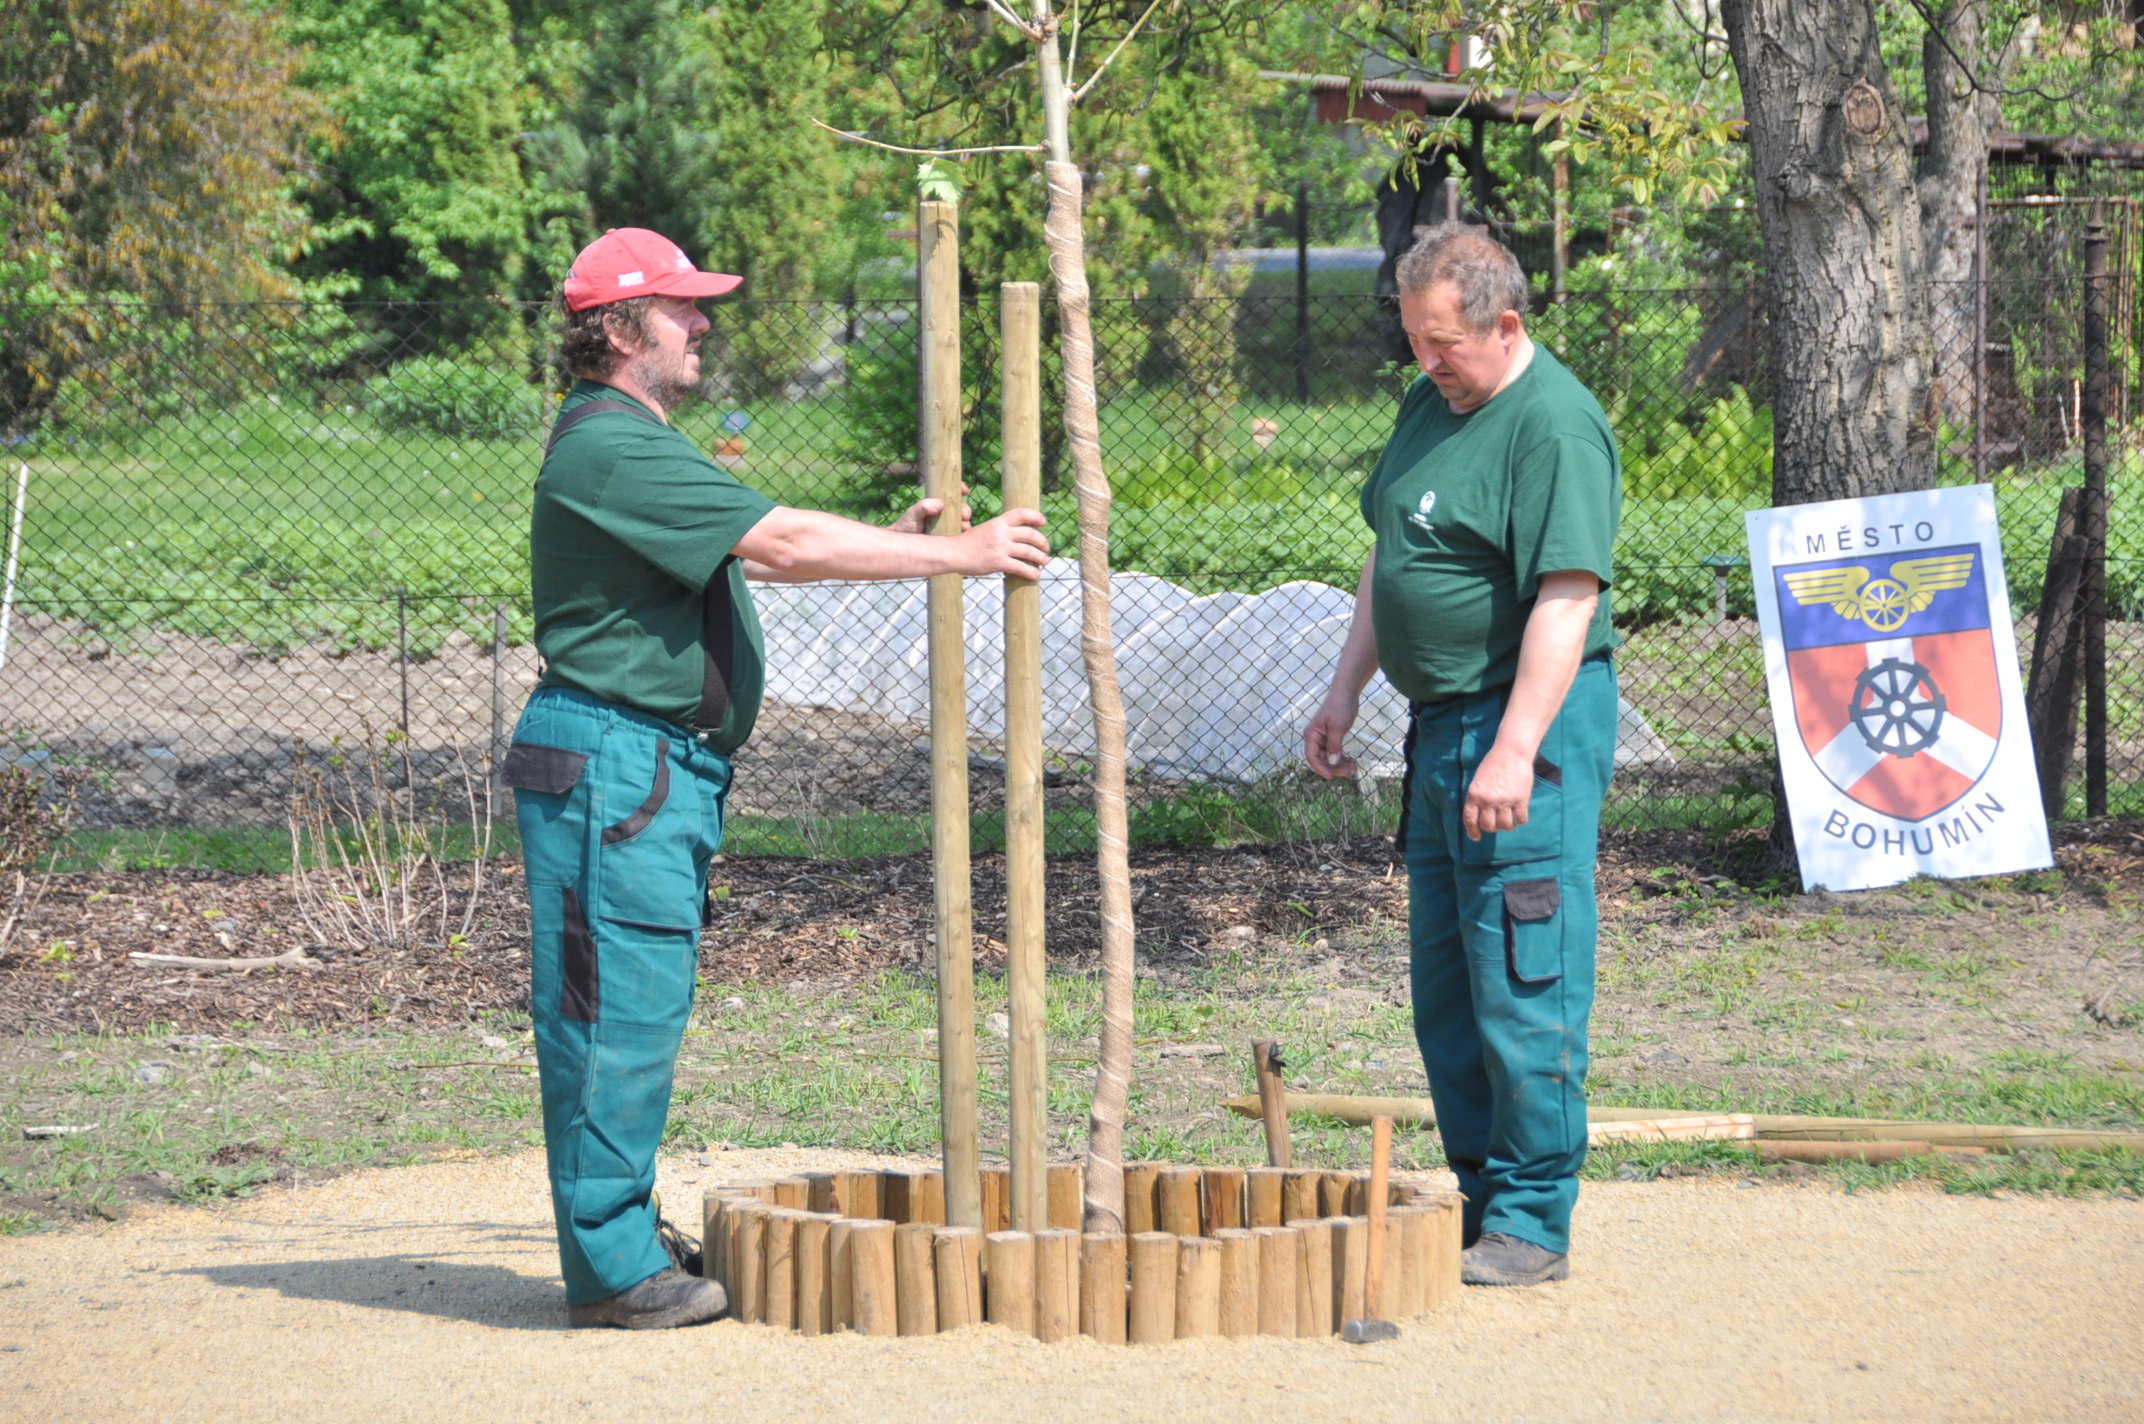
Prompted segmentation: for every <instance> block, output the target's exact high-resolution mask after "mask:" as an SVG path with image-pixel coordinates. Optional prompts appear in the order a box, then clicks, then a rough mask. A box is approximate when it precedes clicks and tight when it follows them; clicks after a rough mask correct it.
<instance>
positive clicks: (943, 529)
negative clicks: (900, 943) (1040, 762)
mask: <svg viewBox="0 0 2144 1424" xmlns="http://www.w3.org/2000/svg"><path fill="white" fill-rule="evenodd" d="M916 244H917V247H916V257H917V260H916V288H917V292H916V295H917V305H918V306H919V307H920V308H921V312H922V319H923V320H922V332H921V335H920V337H919V346H918V349H917V352H916V357H917V367H918V371H917V383H918V387H919V390H918V395H919V401H920V405H921V414H920V420H919V422H918V431H917V438H918V444H919V447H920V454H921V457H922V465H923V483H924V489H925V492H926V493H927V494H929V495H930V496H932V497H933V498H935V499H942V500H944V501H945V509H944V511H943V512H942V513H941V514H940V515H939V516H938V518H937V520H936V521H935V522H934V524H933V525H932V529H931V532H932V533H934V534H943V535H953V534H958V533H959V532H960V509H961V478H960V476H961V471H960V210H959V209H958V208H956V207H955V206H954V205H953V204H951V203H921V204H918V205H917V214H916ZM961 599H962V594H961V579H960V575H959V574H939V575H936V576H934V577H933V578H932V579H931V581H930V610H929V618H928V626H929V639H928V641H929V645H930V683H931V881H932V891H933V900H934V902H935V907H936V912H937V934H938V1116H939V1122H940V1138H941V1140H942V1141H943V1143H944V1155H945V1179H946V1219H947V1220H949V1221H951V1222H952V1223H953V1224H954V1225H956V1226H968V1227H980V1226H981V1225H982V1224H983V1201H982V1186H981V1183H980V1181H979V1180H978V1178H977V1175H976V1170H977V1167H978V1165H979V1155H978V1152H979V1149H978V1146H977V1131H976V1098H975V1082H976V1079H975V938H974V924H973V913H972V906H971V900H970V897H971V895H972V893H973V886H972V884H971V880H970V873H969V866H968V690H967V689H968V679H967V627H966V622H965V615H964V614H963V612H962V602H961Z"/></svg>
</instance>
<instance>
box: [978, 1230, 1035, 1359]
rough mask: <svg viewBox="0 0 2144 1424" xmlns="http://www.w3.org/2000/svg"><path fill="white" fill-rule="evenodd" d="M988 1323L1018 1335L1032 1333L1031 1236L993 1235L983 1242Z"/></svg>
mask: <svg viewBox="0 0 2144 1424" xmlns="http://www.w3.org/2000/svg"><path fill="white" fill-rule="evenodd" d="M983 1252H984V1256H985V1258H986V1260H987V1263H988V1269H987V1270H986V1271H985V1272H984V1273H983V1274H984V1277H985V1287H986V1290H987V1292H988V1294H989V1297H990V1300H989V1306H988V1310H989V1319H990V1323H991V1324H992V1325H1002V1326H1004V1327H1005V1328H1006V1329H1008V1330H1012V1331H1016V1332H1018V1333H1019V1334H1022V1335H1032V1334H1034V1333H1035V1233H1033V1232H1032V1231H993V1232H991V1233H990V1234H989V1235H988V1236H985V1237H984V1238H983Z"/></svg>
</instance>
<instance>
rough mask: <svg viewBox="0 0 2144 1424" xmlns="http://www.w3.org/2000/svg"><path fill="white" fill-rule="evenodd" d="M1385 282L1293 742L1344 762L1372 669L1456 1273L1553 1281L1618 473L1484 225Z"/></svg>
mask: <svg viewBox="0 0 2144 1424" xmlns="http://www.w3.org/2000/svg"><path fill="white" fill-rule="evenodd" d="M1399 288H1400V315H1401V319H1402V321H1403V322H1404V324H1405V326H1406V328H1407V336H1408V339H1409V341H1410V342H1411V343H1412V344H1413V347H1414V354H1415V359H1416V360H1417V361H1418V362H1419V363H1420V364H1421V367H1422V375H1421V377H1420V378H1418V379H1417V380H1416V381H1415V382H1414V384H1413V385H1412V386H1411V387H1409V389H1408V391H1407V395H1406V397H1405V399H1403V400H1402V401H1401V403H1400V413H1399V419H1398V421H1397V423H1396V424H1395V425H1394V427H1393V432H1392V440H1391V443H1389V444H1388V445H1386V447H1385V453H1384V455H1383V457H1382V458H1381V459H1379V461H1378V462H1377V467H1376V468H1375V469H1374V470H1372V471H1371V472H1370V478H1369V481H1368V483H1366V484H1365V485H1364V486H1363V490H1362V517H1363V518H1364V520H1366V521H1367V522H1368V523H1369V525H1370V528H1371V529H1372V531H1374V533H1375V534H1376V536H1377V537H1376V544H1375V546H1374V548H1373V549H1372V550H1371V552H1370V557H1369V559H1368V560H1367V561H1366V562H1365V563H1364V564H1363V569H1362V580H1361V582H1360V583H1359V584H1358V585H1357V588H1356V593H1355V607H1356V617H1355V621H1354V624H1353V626H1352V627H1351V628H1350V630H1349V632H1348V638H1347V642H1346V645H1345V646H1344V647H1343V649H1342V651H1341V654H1340V663H1339V667H1338V668H1337V669H1336V670H1335V672H1334V674H1333V684H1332V690H1331V691H1330V692H1329V693H1328V694H1327V695H1326V698H1325V703H1324V705H1323V706H1322V707H1320V708H1319V709H1318V712H1317V715H1316V716H1315V717H1314V718H1313V719H1312V720H1311V723H1310V726H1309V728H1308V729H1307V730H1306V732H1305V733H1304V738H1303V741H1304V751H1305V754H1306V755H1307V756H1308V758H1309V760H1310V765H1311V768H1312V769H1313V770H1315V771H1316V772H1317V773H1318V774H1319V775H1321V776H1327V777H1331V776H1342V775H1348V774H1352V773H1353V772H1354V770H1355V762H1354V760H1353V759H1352V758H1351V757H1349V756H1348V754H1347V752H1346V750H1345V749H1344V746H1343V741H1344V739H1345V737H1346V735H1347V731H1348V729H1349V727H1351V726H1352V725H1353V724H1354V721H1355V717H1356V714H1357V711H1358V709H1359V705H1360V698H1361V694H1362V689H1363V687H1364V685H1365V684H1367V683H1368V682H1369V680H1370V677H1371V676H1372V674H1374V673H1376V672H1377V671H1378V670H1379V669H1380V668H1382V669H1383V670H1384V673H1385V676H1386V677H1387V678H1388V679H1389V680H1390V681H1391V683H1392V685H1393V686H1394V687H1395V688H1397V689H1398V690H1399V691H1400V693H1401V694H1402V695H1404V696H1405V697H1406V698H1407V700H1408V703H1409V705H1410V706H1411V708H1412V709H1413V714H1414V715H1413V717H1412V718H1411V719H1410V722H1409V726H1408V734H1407V748H1406V752H1407V761H1406V765H1407V776H1406V780H1405V781H1404V782H1403V783H1402V790H1401V810H1400V846H1401V850H1402V851H1403V853H1404V854H1405V856H1406V858H1407V887H1408V918H1409V931H1410V939H1411V941H1412V963H1411V977H1412V979H1413V990H1414V1017H1415V1038H1416V1041H1417V1043H1418V1044H1419V1045H1420V1047H1421V1050H1422V1061H1423V1065H1424V1066H1425V1067H1426V1068H1427V1069H1428V1072H1429V1089H1430V1094H1431V1096H1432V1097H1433V1098H1434V1099H1435V1100H1436V1105H1437V1125H1438V1127H1439V1129H1440V1130H1441V1131H1442V1133H1443V1137H1444V1151H1445V1156H1446V1157H1447V1158H1448V1159H1449V1160H1450V1162H1451V1164H1452V1170H1453V1171H1454V1172H1455V1173H1457V1174H1458V1177H1459V1184H1460V1188H1461V1190H1462V1191H1463V1192H1464V1193H1465V1194H1466V1230H1465V1239H1466V1248H1467V1249H1466V1252H1465V1255H1464V1257H1463V1259H1462V1264H1461V1274H1462V1277H1463V1279H1465V1280H1466V1281H1468V1282H1469V1283H1471V1284H1475V1285H1534V1284H1536V1283H1538V1282H1541V1281H1549V1280H1562V1279H1564V1278H1565V1277H1566V1276H1568V1275H1569V1274H1570V1266H1569V1251H1570V1235H1571V1208H1572V1206H1573V1205H1574V1204H1575V1203H1576V1201H1577V1199H1578V1169H1579V1166H1580V1164H1581V1163H1582V1162H1583V1161H1584V1160H1585V1152H1586V1099H1585V1078H1586V1064H1587V1056H1586V1025H1587V1020H1588V1018H1589V1016H1590V1014H1591V1012H1592V1008H1593V951H1594V939H1595V934H1596V930H1597V921H1596V911H1595V906H1594V896H1593V862H1594V852H1595V846H1596V843H1597V841H1598V839H1599V828H1600V806H1601V797H1602V795H1603V793H1604V792H1605V791H1606V789H1607V785H1608V778H1609V776H1610V774H1611V773H1612V772H1613V771H1614V764H1615V731H1616V708H1617V699H1616V688H1615V671H1614V668H1613V666H1612V665H1611V664H1610V662H1609V658H1608V654H1609V651H1610V650H1611V649H1612V648H1614V647H1615V643H1616V638H1615V630H1614V627H1613V625H1612V623H1611V621H1610V614H1609V606H1608V585H1609V574H1610V566H1611V556H1612V554H1613V551H1614V547H1615V528H1616V519H1617V515H1618V512H1619V509H1620V506H1621V503H1622V471H1621V466H1620V464H1619V462H1618V460H1617V456H1616V444H1615V435H1614V434H1613V432H1611V431H1610V430H1609V428H1608V420H1607V417H1606V416H1605V415H1603V414H1602V412H1601V408H1600V403H1599V402H1598V401H1596V400H1594V398H1593V396H1592V395H1591V394H1590V393H1589V392H1587V390H1586V388H1585V387H1584V386H1582V385H1580V384H1579V383H1578V380H1577V378H1576V377H1574V376H1573V375H1572V374H1571V373H1570V371H1569V370H1567V369H1566V368H1565V367H1564V365H1563V363H1562V362H1560V361H1558V360H1557V359H1556V358H1555V357H1554V356H1553V355H1551V354H1550V353H1549V352H1547V351H1545V350H1543V349H1541V348H1540V347H1539V346H1537V345H1535V344H1534V343H1533V341H1531V340H1530V339H1529V338H1528V337H1527V334H1526V323H1525V316H1524V314H1525V312H1526V309H1527V298H1528V288H1527V283H1526V276H1525V274H1524V273H1523V272H1521V271H1520V270H1519V264H1518V262H1517V261H1516V260H1515V259H1514V258H1513V257H1512V255H1511V253H1510V252H1509V251H1507V250H1506V249H1505V248H1504V246H1503V245H1502V244H1501V243H1499V242H1498V241H1497V240H1496V239H1495V238H1494V237H1492V236H1490V235H1489V233H1488V232H1487V230H1485V229H1482V228H1477V227H1468V226H1464V225H1461V224H1457V223H1447V224H1442V225H1440V226H1437V227H1433V228H1431V229H1430V230H1429V231H1428V232H1427V233H1426V234H1424V235H1423V237H1422V238H1421V239H1420V240H1419V241H1418V242H1417V243H1416V244H1415V246H1414V248H1413V249H1412V250H1411V251H1409V252H1408V254H1407V255H1406V256H1405V257H1404V258H1403V259H1401V262H1400V266H1399ZM1364 610H1367V611H1368V614H1369V616H1368V617H1367V618H1365V617H1363V616H1362V613H1363V611H1364Z"/></svg>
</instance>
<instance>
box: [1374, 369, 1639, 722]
mask: <svg viewBox="0 0 2144 1424" xmlns="http://www.w3.org/2000/svg"><path fill="white" fill-rule="evenodd" d="M1622 503H1623V471H1622V464H1621V462H1620V461H1619V460H1618V458H1617V456H1616V448H1615V433H1614V432H1613V431H1611V430H1610V429H1609V428H1608V417H1607V416H1606V415H1605V414H1603V413H1602V411H1601V407H1600V402H1599V401H1596V400H1595V399H1594V398H1593V395H1592V393H1591V392H1590V391H1588V390H1587V389H1586V388H1585V387H1584V386H1582V385H1580V384H1579V383H1578V378H1577V377H1575V376H1573V375H1572V374H1571V372H1570V370H1569V368H1568V367H1566V366H1565V365H1564V364H1563V363H1562V362H1561V361H1558V360H1557V359H1556V358H1555V357H1554V356H1552V355H1551V354H1549V351H1548V348H1547V347H1545V346H1543V345H1541V344H1540V343H1539V342H1536V343H1535V344H1534V354H1533V359H1532V361H1531V362H1530V363H1529V364H1528V365H1527V368H1526V369H1525V370H1524V371H1522V372H1520V373H1519V377H1518V379H1517V380H1515V381H1513V382H1512V383H1511V384H1510V385H1509V386H1506V387H1505V388H1504V389H1503V390H1502V391H1500V392H1498V393H1497V395H1496V396H1495V397H1494V398H1492V399H1491V400H1489V401H1488V402H1487V403H1485V404H1483V405H1480V406H1477V407H1475V408H1474V409H1473V410H1472V411H1470V412H1469V413H1467V414H1465V415H1454V414H1453V413H1452V408H1451V407H1450V406H1449V405H1447V404H1446V403H1445V400H1444V396H1443V395H1442V393H1440V392H1439V391H1438V390H1437V387H1436V385H1435V384H1434V383H1433V382H1431V381H1430V379H1429V378H1428V377H1427V376H1423V377H1420V378H1418V379H1417V380H1416V381H1415V383H1414V384H1413V385H1412V386H1410V387H1409V388H1408V390H1407V395H1406V397H1405V399H1403V400H1402V401H1401V402H1400V414H1399V419H1398V421H1397V422H1395V424H1394V425H1393V429H1392V439H1391V441H1390V443H1388V444H1387V445H1386V446H1385V453H1384V455H1383V456H1382V457H1381V458H1379V460H1378V462H1377V468H1375V469H1374V470H1372V471H1370V478H1369V481H1368V482H1367V483H1366V484H1364V485H1363V487H1362V517H1363V519H1364V520H1365V521H1367V522H1368V523H1369V526H1370V529H1371V532H1373V533H1374V534H1375V535H1376V536H1377V572H1376V576H1375V577H1374V578H1372V579H1371V581H1370V626H1371V628H1372V629H1373V630H1374V631H1375V632H1376V634H1377V660H1378V663H1379V665H1380V666H1381V667H1382V668H1383V669H1384V673H1385V676H1386V677H1387V678H1389V679H1390V680H1391V682H1392V685H1393V686H1394V687H1396V688H1398V689H1399V691H1400V693H1401V694H1402V695H1403V696H1405V697H1407V698H1408V699H1410V700H1411V701H1415V702H1439V701H1442V700H1444V699H1446V698H1449V697H1458V696H1461V695H1464V694H1466V693H1471V692H1481V691H1484V690H1486V689H1488V688H1492V687H1498V686H1501V685H1503V684H1505V683H1508V682H1510V681H1511V680H1512V678H1513V677H1515V676H1516V675H1517V674H1518V668H1519V640H1520V638H1521V637H1522V636H1523V635H1524V633H1525V631H1526V619H1527V615H1528V614H1530V613H1531V612H1532V611H1533V600H1534V594H1535V592H1536V590H1537V589H1538V587H1539V584H1540V579H1541V575H1543V574H1545V573H1548V574H1552V573H1563V572H1566V571H1570V570H1576V569H1584V570H1587V571H1588V572H1591V573H1593V574H1595V575H1597V576H1598V577H1599V578H1600V581H1601V588H1602V591H1601V600H1600V606H1599V608H1598V610H1597V611H1596V612H1595V613H1594V615H1593V624H1592V626H1591V627H1590V628H1589V629H1588V630H1587V632H1586V653H1587V654H1588V655H1589V656H1590V655H1591V654H1594V653H1600V652H1606V651H1608V650H1609V649H1611V648H1613V647H1614V646H1615V645H1616V636H1615V628H1614V625H1613V623H1612V621H1611V615H1610V612H1609V607H1608V593H1607V585H1608V581H1609V578H1608V576H1609V571H1610V564H1611V560H1612V559H1613V557H1614V553H1615V527H1616V519H1617V516H1618V514H1619V512H1620V510H1621V508H1622Z"/></svg>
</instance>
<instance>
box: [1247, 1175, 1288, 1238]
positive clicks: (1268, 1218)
mask: <svg viewBox="0 0 2144 1424" xmlns="http://www.w3.org/2000/svg"><path fill="white" fill-rule="evenodd" d="M1248 1175H1249V1184H1248V1187H1249V1190H1248V1195H1249V1198H1250V1208H1251V1218H1250V1223H1249V1224H1250V1225H1252V1226H1278V1225H1280V1224H1281V1223H1282V1222H1283V1221H1286V1220H1287V1216H1286V1215H1285V1210H1284V1206H1283V1192H1284V1190H1285V1189H1286V1187H1287V1184H1288V1174H1287V1173H1286V1172H1284V1171H1282V1170H1281V1169H1280V1168H1278V1167H1253V1168H1251V1170H1250V1172H1249V1174H1248Z"/></svg>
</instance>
